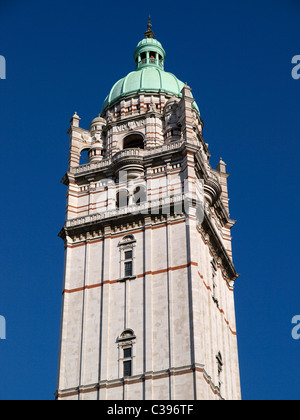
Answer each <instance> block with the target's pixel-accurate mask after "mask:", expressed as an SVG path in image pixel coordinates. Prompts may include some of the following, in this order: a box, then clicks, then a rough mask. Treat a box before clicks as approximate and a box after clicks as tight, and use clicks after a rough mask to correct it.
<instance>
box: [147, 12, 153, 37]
mask: <svg viewBox="0 0 300 420" xmlns="http://www.w3.org/2000/svg"><path fill="white" fill-rule="evenodd" d="M147 26H148V30H147V31H146V32H145V37H146V38H155V36H154V33H153V31H152V29H151V28H152V23H151V16H150V15H149V19H148V25H147Z"/></svg>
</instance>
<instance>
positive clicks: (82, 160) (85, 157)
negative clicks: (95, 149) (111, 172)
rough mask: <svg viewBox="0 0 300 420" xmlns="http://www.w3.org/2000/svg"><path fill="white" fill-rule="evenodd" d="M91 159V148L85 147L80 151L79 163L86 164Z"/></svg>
mask: <svg viewBox="0 0 300 420" xmlns="http://www.w3.org/2000/svg"><path fill="white" fill-rule="evenodd" d="M88 161H89V149H84V150H82V151H81V153H80V159H79V165H85V164H86V163H88Z"/></svg>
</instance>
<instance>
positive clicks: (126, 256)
mask: <svg viewBox="0 0 300 420" xmlns="http://www.w3.org/2000/svg"><path fill="white" fill-rule="evenodd" d="M125 260H132V251H126V252H125Z"/></svg>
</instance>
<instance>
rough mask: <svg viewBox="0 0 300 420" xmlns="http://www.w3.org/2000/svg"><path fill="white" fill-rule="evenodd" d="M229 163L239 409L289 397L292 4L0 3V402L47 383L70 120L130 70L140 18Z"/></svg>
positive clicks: (295, 40) (296, 391)
mask: <svg viewBox="0 0 300 420" xmlns="http://www.w3.org/2000/svg"><path fill="white" fill-rule="evenodd" d="M149 13H151V15H152V20H153V31H154V33H155V34H156V37H157V39H158V40H159V41H161V42H162V44H163V46H164V48H165V50H166V52H167V58H166V70H167V71H170V72H172V73H174V74H176V76H177V77H178V78H179V79H181V80H182V81H184V82H187V83H188V84H189V85H190V86H191V87H192V89H193V94H194V96H195V98H196V101H197V104H198V106H199V108H200V111H201V115H202V118H203V120H204V122H205V129H204V138H205V140H206V142H207V143H209V147H210V152H211V154H212V158H211V163H212V165H213V166H214V167H215V166H216V165H217V163H218V160H219V158H220V157H221V156H222V158H223V160H225V161H226V163H227V164H228V167H227V169H228V172H229V173H230V174H231V176H230V178H229V192H230V199H231V201H230V209H231V217H232V218H233V219H237V220H238V223H237V225H236V226H235V227H234V228H233V232H232V233H233V255H234V262H235V265H236V269H237V271H238V272H239V273H240V274H241V276H240V278H239V280H238V281H237V283H236V289H235V296H236V313H237V330H238V343H239V353H240V371H241V384H242V394H243V398H244V399H298V398H299V397H300V364H299V354H300V341H294V340H293V339H292V337H291V329H292V325H291V319H292V317H293V316H294V315H297V314H300V300H299V268H298V265H299V232H300V229H299V217H298V213H299V201H300V200H299V183H298V178H299V175H298V172H299V160H300V150H299V131H300V130H299V128H300V127H299V125H300V123H299V109H300V80H298V81H296V80H294V79H292V77H291V71H292V67H293V66H292V64H291V60H292V57H293V56H295V55H298V54H300V44H299V17H300V4H299V1H296V0H294V1H293V0H264V1H258V0H251V1H249V0H243V1H238V0H226V1H224V0H211V1H202V0H197V1H196V0H190V1H186V2H179V1H174V0H164V1H157V0H152V1H151V2H141V1H128V2H125V1H119V0H115V1H114V2H104V1H101V2H100V1H95V0H86V1H84V2H80V1H78V0H73V1H66V0H59V1H58V0H51V1H49V0H43V1H40V0H39V1H37V0H27V1H21V0H9V1H8V0H1V3H0V16H1V25H0V39H1V43H0V55H3V56H5V58H6V61H7V80H0V119H1V123H0V137H1V151H2V159H1V165H0V171H1V179H2V191H1V196H2V201H1V202H2V204H1V291H0V315H3V316H5V318H6V321H7V340H6V341H4V340H2V341H0V363H1V374H0V377H1V379H0V399H50V400H51V399H53V398H54V392H55V389H56V371H57V359H58V340H59V327H60V305H61V292H62V276H63V242H62V241H61V240H60V239H59V238H58V237H57V234H58V232H59V230H60V229H61V227H62V225H63V223H64V211H65V193H66V190H65V186H63V185H62V184H60V180H61V178H62V177H63V175H64V173H65V171H66V169H67V157H68V136H67V134H66V131H67V130H68V128H69V120H70V118H71V116H72V115H73V113H74V111H77V112H78V113H79V115H80V116H81V118H82V121H81V125H82V126H83V127H84V128H88V127H89V124H90V122H91V120H92V119H93V118H94V117H96V116H97V115H98V113H99V112H100V110H101V106H102V102H103V100H104V98H105V96H106V95H107V93H108V92H109V90H110V88H111V86H112V85H113V84H114V83H115V82H116V81H117V80H118V79H120V78H121V77H123V76H125V75H126V74H127V73H128V72H129V71H131V70H133V69H134V61H133V57H132V55H133V51H134V48H135V46H136V44H137V43H138V42H139V41H140V40H141V39H142V38H143V33H144V31H145V30H146V24H147V18H148V15H149Z"/></svg>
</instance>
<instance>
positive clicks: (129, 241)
mask: <svg viewBox="0 0 300 420" xmlns="http://www.w3.org/2000/svg"><path fill="white" fill-rule="evenodd" d="M135 246H136V240H135V238H134V236H133V235H126V236H125V237H124V238H123V240H122V241H121V242H120V243H119V249H120V281H126V280H134V279H135V278H136V275H135V270H136V268H135V257H136V256H135Z"/></svg>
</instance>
